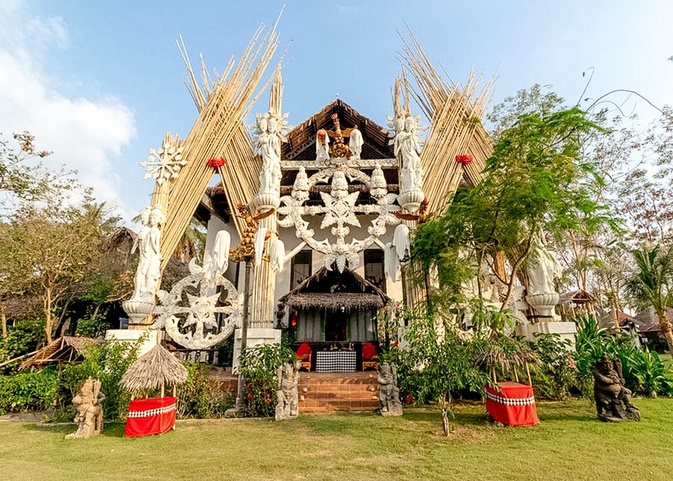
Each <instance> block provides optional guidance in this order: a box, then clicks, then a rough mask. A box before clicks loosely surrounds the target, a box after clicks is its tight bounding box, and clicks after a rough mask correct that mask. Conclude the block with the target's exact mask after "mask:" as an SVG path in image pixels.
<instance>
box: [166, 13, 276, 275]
mask: <svg viewBox="0 0 673 481" xmlns="http://www.w3.org/2000/svg"><path fill="white" fill-rule="evenodd" d="M276 27H277V24H276V25H274V26H273V28H271V29H270V30H269V31H268V32H267V33H264V27H263V26H260V27H259V28H258V29H257V31H256V32H255V34H254V35H253V37H252V40H251V41H250V43H249V44H248V46H247V48H246V49H245V51H244V52H243V55H242V56H241V59H240V60H239V61H238V62H235V61H234V58H233V57H232V58H231V59H230V60H229V63H228V64H227V67H226V69H225V71H224V73H223V74H222V75H215V77H214V78H213V77H211V76H210V75H209V74H208V73H207V70H206V68H205V64H204V63H203V61H202V81H203V84H202V85H200V84H199V83H198V82H197V80H196V75H195V74H194V71H193V69H192V66H191V63H190V61H189V57H188V55H187V53H186V49H185V47H184V43H183V42H182V43H180V42H179V43H178V46H179V47H180V50H181V53H182V56H183V59H184V60H185V64H186V66H187V71H188V76H189V83H188V86H187V87H188V89H189V91H190V93H191V96H192V99H193V100H194V102H195V104H196V106H197V108H198V110H199V116H198V118H197V120H196V122H195V123H194V126H193V128H192V130H191V131H190V133H189V135H188V136H187V138H186V139H185V141H184V143H183V154H182V156H183V158H184V159H185V160H187V164H186V165H185V166H184V167H183V168H182V171H181V172H180V175H179V177H178V178H177V179H176V180H175V182H174V183H173V185H172V186H171V189H170V192H169V195H168V200H167V205H166V206H165V209H166V210H165V213H166V217H167V219H170V222H168V223H166V225H165V226H164V228H163V230H162V236H161V247H160V250H161V255H162V264H161V268H162V270H163V269H164V268H165V267H166V265H167V263H168V260H169V258H170V255H171V253H172V252H173V251H174V250H175V248H176V247H177V245H178V243H179V241H180V238H181V237H182V235H183V233H184V231H185V229H186V228H187V226H188V225H189V221H190V219H191V218H192V216H193V215H194V211H195V210H196V208H197V206H198V204H199V201H200V199H201V197H202V196H203V193H204V192H205V189H206V188H207V187H208V184H209V183H210V182H211V180H212V177H213V175H214V172H215V171H214V170H213V168H212V167H210V166H208V160H209V159H211V158H220V157H224V158H225V159H226V160H227V164H225V166H223V167H222V168H221V169H219V173H220V176H221V178H222V184H223V187H224V188H225V192H226V193H227V198H228V200H229V202H230V204H232V208H233V207H235V205H236V204H238V203H243V204H247V202H248V201H249V199H251V198H252V196H253V195H254V193H255V190H256V186H257V184H258V179H257V173H258V172H259V169H260V167H261V163H260V162H259V161H257V162H256V160H255V157H254V155H253V152H252V144H251V140H250V135H249V134H248V131H247V129H246V128H245V125H244V124H243V120H242V119H243V118H244V117H245V116H246V115H247V114H248V113H249V111H250V109H251V107H252V104H253V102H254V100H255V99H256V98H258V97H259V95H260V94H258V95H257V97H255V98H253V95H254V92H255V90H256V89H257V88H258V86H259V85H260V82H261V80H262V76H263V75H264V72H265V71H266V69H267V67H268V65H269V63H270V62H271V59H272V57H273V56H274V54H275V52H276V49H277V47H278V33H277V31H276ZM181 40H182V39H181ZM267 85H268V82H267ZM234 219H235V220H234V222H235V223H236V227H237V230H238V232H239V234H241V233H242V231H243V228H244V226H243V225H241V224H240V221H239V220H237V219H236V218H234Z"/></svg>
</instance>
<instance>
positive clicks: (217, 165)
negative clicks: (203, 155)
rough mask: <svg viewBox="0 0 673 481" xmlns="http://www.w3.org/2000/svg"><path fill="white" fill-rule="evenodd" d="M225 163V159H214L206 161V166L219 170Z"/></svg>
mask: <svg viewBox="0 0 673 481" xmlns="http://www.w3.org/2000/svg"><path fill="white" fill-rule="evenodd" d="M226 163H227V159H225V158H224V157H219V158H216V159H208V166H209V167H212V168H213V169H219V168H220V167H222V166H223V165H224V164H226Z"/></svg>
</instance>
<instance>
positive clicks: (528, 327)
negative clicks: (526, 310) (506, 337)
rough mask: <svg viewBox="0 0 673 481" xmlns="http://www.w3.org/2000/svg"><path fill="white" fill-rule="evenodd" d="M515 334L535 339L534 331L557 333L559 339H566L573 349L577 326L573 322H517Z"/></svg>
mask: <svg viewBox="0 0 673 481" xmlns="http://www.w3.org/2000/svg"><path fill="white" fill-rule="evenodd" d="M516 332H517V334H519V335H521V336H525V337H526V338H527V339H531V340H532V339H535V336H534V334H535V333H536V332H539V333H542V334H558V335H560V336H561V339H568V340H569V341H570V345H571V348H572V349H575V334H576V333H577V326H575V323H574V322H555V321H553V322H538V323H535V324H519V325H517V326H516Z"/></svg>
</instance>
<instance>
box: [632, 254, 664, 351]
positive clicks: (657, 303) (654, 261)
mask: <svg viewBox="0 0 673 481" xmlns="http://www.w3.org/2000/svg"><path fill="white" fill-rule="evenodd" d="M633 256H634V258H635V260H636V265H637V266H638V271H637V272H635V274H634V275H633V277H632V278H631V279H629V280H628V282H627V284H626V286H627V289H628V290H629V292H630V293H631V295H633V297H634V298H635V299H636V300H638V301H639V302H642V303H643V304H647V305H651V306H652V307H654V310H655V312H656V313H657V317H658V318H659V329H660V331H661V333H662V334H663V336H664V338H665V339H666V343H667V344H668V350H669V352H671V353H673V333H672V332H671V323H670V322H669V320H668V317H667V315H666V308H667V307H670V306H671V305H672V304H673V250H671V249H667V250H666V251H660V250H659V246H657V247H654V248H651V249H650V248H647V247H644V248H643V249H641V250H638V251H634V252H633Z"/></svg>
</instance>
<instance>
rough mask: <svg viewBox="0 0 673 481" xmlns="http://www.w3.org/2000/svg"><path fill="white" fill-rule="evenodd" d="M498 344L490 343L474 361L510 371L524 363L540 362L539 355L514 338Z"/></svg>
mask: <svg viewBox="0 0 673 481" xmlns="http://www.w3.org/2000/svg"><path fill="white" fill-rule="evenodd" d="M504 344H505V345H504V346H503V343H502V342H501V343H498V344H491V345H489V346H488V348H486V349H484V350H483V351H482V352H480V353H479V354H478V355H477V356H476V358H475V362H476V363H477V364H479V365H481V366H488V367H492V366H499V367H500V368H502V369H503V370H504V371H510V370H512V369H513V368H515V367H517V366H519V367H523V366H525V365H526V364H540V358H539V356H538V355H537V354H536V353H535V351H533V350H532V349H531V348H530V347H528V346H526V345H524V344H520V343H518V342H516V341H514V340H509V341H508V342H505V343H504Z"/></svg>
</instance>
